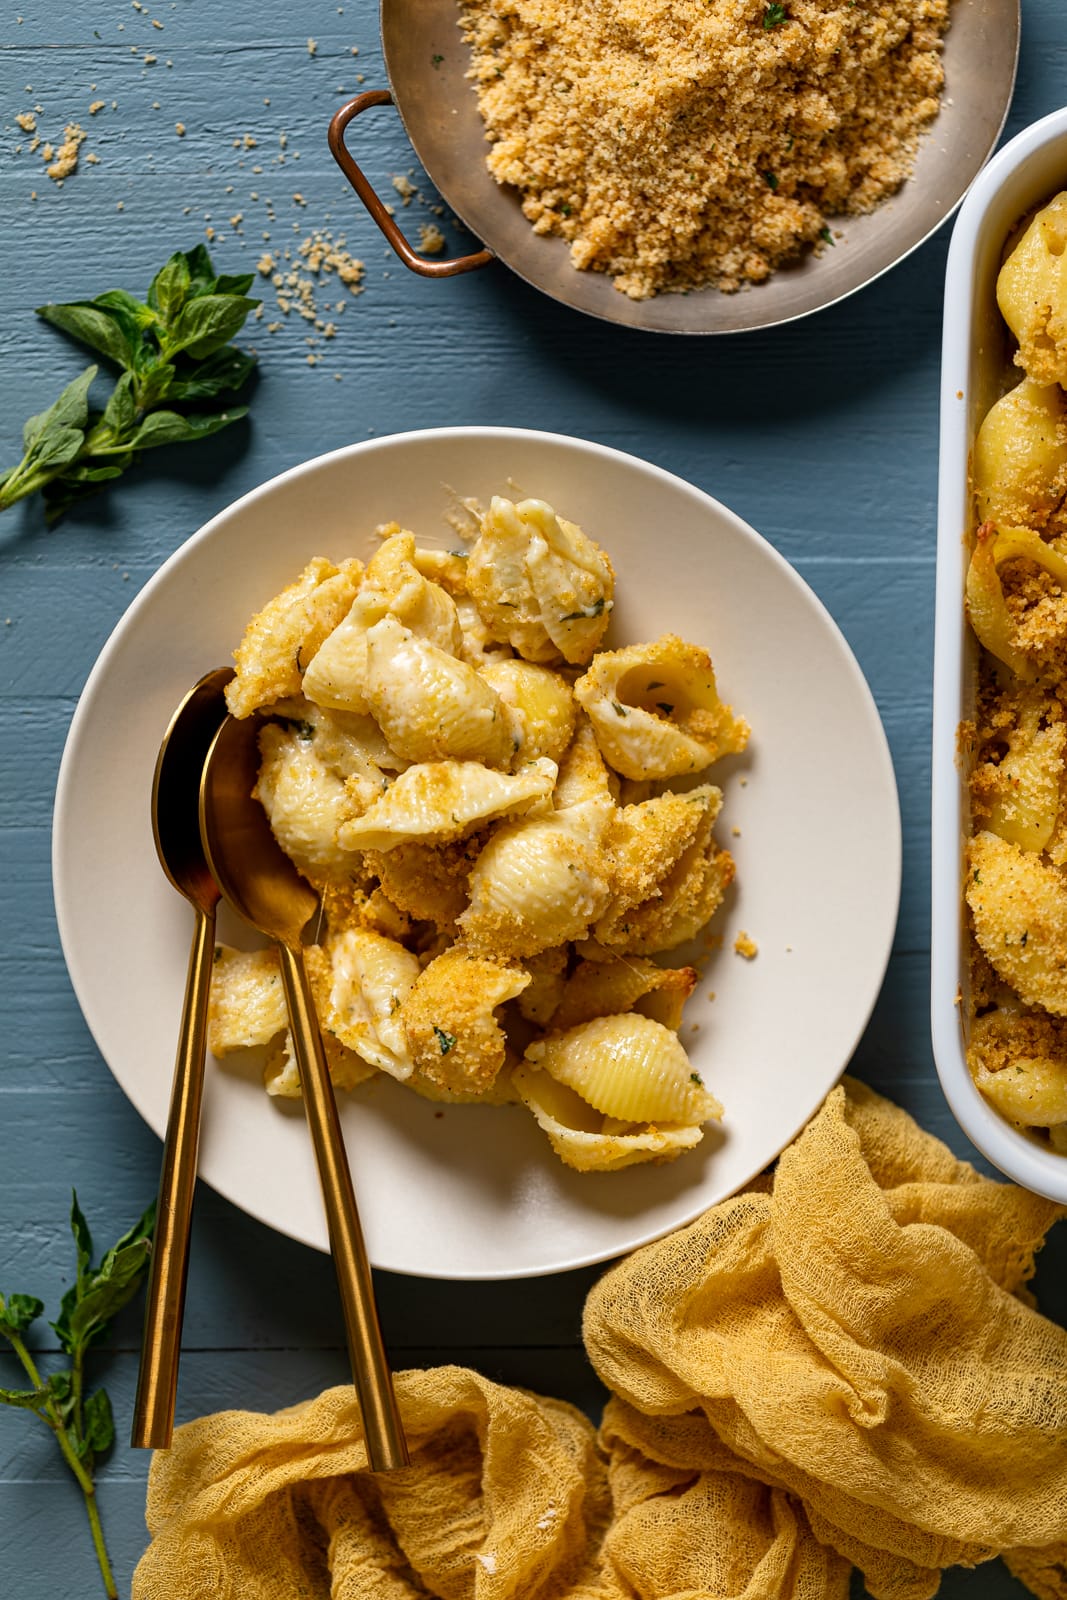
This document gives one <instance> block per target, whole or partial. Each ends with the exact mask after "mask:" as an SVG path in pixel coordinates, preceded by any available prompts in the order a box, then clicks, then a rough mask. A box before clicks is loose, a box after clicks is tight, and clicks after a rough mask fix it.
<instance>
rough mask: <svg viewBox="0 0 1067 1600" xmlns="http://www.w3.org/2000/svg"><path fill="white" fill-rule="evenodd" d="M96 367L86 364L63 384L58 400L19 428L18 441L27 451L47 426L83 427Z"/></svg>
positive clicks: (85, 421)
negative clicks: (75, 375)
mask: <svg viewBox="0 0 1067 1600" xmlns="http://www.w3.org/2000/svg"><path fill="white" fill-rule="evenodd" d="M99 370H100V369H99V368H98V367H86V369H85V371H84V372H82V373H80V374H79V376H78V377H77V378H75V379H74V381H73V382H72V383H68V384H67V387H66V388H65V389H64V390H63V393H62V394H61V395H60V397H59V399H58V400H56V401H55V402H54V404H53V405H51V406H49V408H48V410H47V411H42V412H40V413H39V414H38V415H37V416H36V417H30V418H29V419H28V421H27V422H26V423H25V425H24V427H23V429H22V444H23V448H24V449H25V450H26V451H27V453H29V452H30V451H32V450H34V449H36V448H37V446H38V445H39V444H40V442H41V440H42V439H43V438H44V437H45V435H46V434H47V433H48V432H49V431H50V430H51V429H58V428H84V427H85V424H86V423H87V422H88V420H89V385H90V384H91V383H92V381H93V379H94V378H95V377H96V374H97V372H98V371H99Z"/></svg>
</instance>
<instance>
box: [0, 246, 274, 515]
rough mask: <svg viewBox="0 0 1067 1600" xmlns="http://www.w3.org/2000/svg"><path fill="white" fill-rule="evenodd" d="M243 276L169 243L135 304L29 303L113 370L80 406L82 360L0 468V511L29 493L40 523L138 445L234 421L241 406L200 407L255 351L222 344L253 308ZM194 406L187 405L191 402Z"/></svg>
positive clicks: (127, 462) (233, 379) (234, 385)
mask: <svg viewBox="0 0 1067 1600" xmlns="http://www.w3.org/2000/svg"><path fill="white" fill-rule="evenodd" d="M252 278H253V275H252V273H250V272H249V273H243V274H241V275H240V276H237V277H228V276H226V275H225V274H223V275H218V274H216V272H215V268H214V265H213V264H212V261H211V257H210V256H209V254H208V252H207V250H206V249H205V248H204V246H203V245H197V246H196V247H195V249H193V250H188V251H181V250H179V251H177V252H176V253H175V254H174V255H173V256H171V258H170V260H169V261H167V262H166V263H165V264H164V266H163V267H161V268H160V270H159V272H157V273H156V275H155V277H154V278H153V279H152V282H151V284H150V285H149V288H148V294H147V298H146V300H144V301H141V300H138V299H136V298H135V297H134V296H133V295H132V294H128V293H127V292H126V290H125V289H109V290H108V291H107V292H106V293H105V294H101V295H97V297H96V298H95V300H77V301H72V302H71V303H70V304H67V305H53V304H49V305H44V306H38V308H37V313H38V315H39V316H40V317H42V318H43V319H44V320H45V321H46V322H50V323H51V324H52V326H53V327H56V328H59V329H60V330H61V331H62V332H63V333H66V334H69V335H70V337H71V338H73V339H77V340H78V341H79V343H81V344H83V345H88V347H89V349H90V350H93V351H95V352H96V354H97V355H99V356H101V357H103V359H104V360H105V361H107V362H109V363H110V364H111V366H113V367H116V368H118V369H119V376H118V378H117V380H116V381H115V384H114V387H113V388H112V390H111V394H110V395H109V397H108V399H107V403H106V405H105V407H104V409H103V411H95V410H90V407H89V388H90V385H91V384H92V382H93V380H94V378H95V377H96V375H97V371H98V369H97V367H95V366H92V367H87V368H86V369H85V371H84V372H82V373H81V374H80V375H79V376H78V377H77V378H75V379H74V381H73V383H70V384H68V385H67V387H66V388H65V389H64V390H63V393H62V394H61V395H60V396H59V398H58V400H56V402H55V404H54V405H52V406H50V407H49V409H48V410H47V411H44V412H42V413H41V414H40V416H36V417H30V419H29V421H28V422H27V423H26V425H25V427H24V429H23V434H22V442H23V450H24V452H25V453H24V455H23V458H22V460H21V461H20V462H19V463H18V465H17V466H15V467H12V468H10V469H9V470H8V471H7V472H6V473H0V511H6V510H7V509H8V507H9V506H13V505H15V504H16V502H17V501H19V500H24V499H26V497H27V496H28V495H32V494H37V493H38V492H41V493H43V494H44V497H45V501H46V503H47V506H48V516H49V520H50V521H54V520H55V518H56V517H58V516H60V515H62V513H63V512H64V511H65V510H67V508H68V507H69V506H70V505H72V504H73V503H74V502H75V501H77V500H81V499H82V498H84V496H85V495H87V494H92V493H94V492H95V491H96V490H97V489H98V488H99V487H100V485H101V484H102V483H105V482H107V481H109V480H110V479H112V478H118V477H121V476H122V474H123V473H124V472H125V471H126V469H127V467H131V466H133V464H134V462H135V461H136V460H137V459H138V457H139V455H140V453H141V451H142V450H147V449H152V448H154V447H155V446H157V445H163V444H183V443H195V442H196V441H197V440H198V439H205V438H207V436H208V435H209V434H212V433H216V432H218V430H219V429H220V428H225V427H228V426H229V424H230V423H231V422H236V421H237V419H238V418H239V417H243V416H244V415H245V414H246V412H247V410H248V407H247V406H243V405H239V406H238V405H230V406H227V407H226V408H225V409H224V410H212V409H210V406H209V408H208V409H207V410H204V409H203V408H202V403H203V402H204V401H207V402H212V401H214V402H216V403H217V402H218V401H219V400H220V397H221V396H223V395H226V394H235V393H236V392H237V390H239V389H240V388H241V387H242V386H243V384H244V383H245V382H246V380H247V379H248V377H249V375H250V374H251V372H252V369H253V367H254V366H255V364H256V358H255V356H253V355H250V354H248V353H247V352H246V351H243V350H239V349H238V348H237V346H236V345H233V344H231V343H230V342H229V341H230V340H231V339H232V338H233V337H234V335H235V334H237V333H238V332H239V330H240V329H241V327H242V326H243V325H244V322H245V318H246V317H247V316H248V314H249V312H250V311H251V310H253V308H254V307H256V306H257V305H258V304H259V301H258V300H252V299H249V298H248V290H249V289H250V288H251V286H252ZM194 408H195V409H194Z"/></svg>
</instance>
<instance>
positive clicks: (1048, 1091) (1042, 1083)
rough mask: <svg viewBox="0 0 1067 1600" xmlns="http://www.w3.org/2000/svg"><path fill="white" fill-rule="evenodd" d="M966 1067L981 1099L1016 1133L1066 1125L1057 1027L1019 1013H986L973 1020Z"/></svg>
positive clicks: (1066, 1079)
mask: <svg viewBox="0 0 1067 1600" xmlns="http://www.w3.org/2000/svg"><path fill="white" fill-rule="evenodd" d="M967 1062H968V1065H969V1066H970V1069H971V1075H972V1077H973V1078H974V1081H975V1083H976V1084H977V1085H978V1088H979V1089H980V1090H981V1092H982V1094H983V1095H985V1097H986V1099H987V1100H988V1101H989V1102H990V1104H991V1105H993V1106H995V1107H996V1109H997V1110H998V1111H999V1112H1000V1114H1001V1116H1003V1117H1006V1118H1007V1120H1008V1121H1009V1122H1012V1123H1014V1124H1015V1126H1016V1127H1018V1128H1050V1127H1055V1126H1057V1125H1061V1124H1064V1123H1067V1053H1065V1050H1064V1024H1063V1023H1062V1022H1060V1021H1058V1020H1056V1019H1054V1018H1052V1017H1046V1016H1042V1015H1041V1014H1040V1013H1036V1014H1026V1013H1024V1012H1022V1011H1020V1010H1019V1009H1013V1010H1010V1011H1009V1010H1007V1009H1000V1008H998V1009H997V1010H995V1011H990V1012H987V1013H985V1014H984V1015H982V1016H980V1017H976V1018H975V1019H974V1022H973V1024H972V1027H971V1037H970V1040H969V1041H968V1048H967Z"/></svg>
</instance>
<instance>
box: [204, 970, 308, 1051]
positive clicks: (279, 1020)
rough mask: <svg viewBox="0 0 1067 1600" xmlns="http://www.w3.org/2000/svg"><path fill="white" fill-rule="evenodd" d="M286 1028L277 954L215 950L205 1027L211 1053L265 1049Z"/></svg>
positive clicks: (286, 1015)
mask: <svg viewBox="0 0 1067 1600" xmlns="http://www.w3.org/2000/svg"><path fill="white" fill-rule="evenodd" d="M288 1023H289V1013H288V1011H287V1009H286V1004H285V990H284V989H283V988H282V975H281V969H280V967H279V965H278V952H277V951H276V950H274V949H268V950H232V949H230V948H229V947H228V946H227V945H222V944H220V945H216V946H215V960H214V963H213V965H212V968H211V998H210V1001H209V1004H208V1024H207V1047H208V1049H209V1050H210V1051H211V1054H212V1055H213V1056H219V1057H221V1056H227V1055H230V1054H231V1052H233V1051H234V1050H250V1049H252V1048H253V1047H254V1046H256V1045H264V1044H269V1043H270V1041H271V1040H272V1039H273V1038H274V1036H275V1034H278V1033H282V1032H284V1030H285V1028H286V1027H287V1026H288Z"/></svg>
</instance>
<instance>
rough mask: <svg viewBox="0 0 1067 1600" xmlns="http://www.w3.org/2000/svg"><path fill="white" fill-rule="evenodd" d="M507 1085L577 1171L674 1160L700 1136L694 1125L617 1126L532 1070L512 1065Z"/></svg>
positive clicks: (592, 1170)
mask: <svg viewBox="0 0 1067 1600" xmlns="http://www.w3.org/2000/svg"><path fill="white" fill-rule="evenodd" d="M511 1082H512V1085H513V1086H514V1089H515V1092H516V1093H517V1095H518V1096H519V1098H520V1100H522V1102H523V1104H524V1105H525V1106H527V1108H528V1109H529V1110H530V1111H532V1112H533V1114H534V1116H535V1117H536V1119H537V1122H538V1124H539V1125H540V1127H541V1128H543V1129H544V1131H545V1133H546V1134H547V1135H548V1140H549V1143H550V1144H551V1146H552V1149H553V1150H554V1151H555V1153H556V1155H557V1156H559V1158H560V1160H561V1161H563V1162H564V1163H565V1164H566V1165H567V1166H568V1167H573V1168H574V1169H575V1170H576V1171H578V1172H617V1171H619V1170H620V1168H622V1167H632V1166H636V1165H637V1164H639V1163H641V1162H646V1161H654V1162H663V1161H673V1160H674V1158H675V1157H676V1156H680V1155H681V1154H682V1152H683V1151H685V1150H691V1149H692V1148H693V1147H694V1145H698V1144H699V1143H700V1141H701V1139H702V1138H703V1137H704V1130H703V1128H701V1127H700V1126H698V1125H692V1126H686V1127H674V1126H669V1125H662V1124H661V1125H658V1126H656V1127H642V1126H639V1125H633V1124H623V1125H622V1126H621V1127H616V1126H614V1124H613V1123H612V1122H611V1119H609V1118H606V1117H603V1116H601V1115H600V1114H599V1113H598V1112H595V1111H594V1110H593V1109H592V1107H591V1106H589V1105H587V1104H586V1102H585V1101H584V1100H583V1099H582V1098H581V1096H580V1095H578V1094H576V1093H575V1092H574V1090H573V1089H568V1088H567V1087H566V1085H565V1084H562V1083H557V1082H556V1080H555V1079H554V1078H550V1077H549V1075H548V1073H547V1072H537V1071H535V1070H533V1068H531V1067H530V1066H518V1067H516V1068H515V1069H514V1071H513V1072H512V1074H511Z"/></svg>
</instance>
